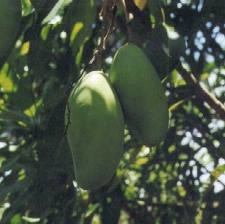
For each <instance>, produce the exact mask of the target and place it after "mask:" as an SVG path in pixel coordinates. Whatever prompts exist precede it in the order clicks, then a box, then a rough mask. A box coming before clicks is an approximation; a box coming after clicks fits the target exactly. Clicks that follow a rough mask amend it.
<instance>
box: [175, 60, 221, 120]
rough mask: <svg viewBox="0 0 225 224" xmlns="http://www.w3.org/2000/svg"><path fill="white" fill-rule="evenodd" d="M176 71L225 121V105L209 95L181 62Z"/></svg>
mask: <svg viewBox="0 0 225 224" xmlns="http://www.w3.org/2000/svg"><path fill="white" fill-rule="evenodd" d="M176 69H177V71H178V72H179V73H180V75H181V76H182V78H183V79H184V80H185V81H186V83H187V84H189V85H190V86H192V87H193V90H194V91H195V94H196V96H197V97H199V98H200V99H202V100H204V101H205V102H206V103H207V104H208V105H209V106H210V107H212V109H214V110H215V112H216V113H217V114H218V115H219V116H220V117H221V118H222V119H224V120H225V105H224V104H223V103H222V102H221V101H219V100H218V99H217V98H216V97H215V96H214V95H212V94H211V93H209V92H208V90H207V89H206V88H204V87H203V86H202V85H201V84H200V83H199V82H198V80H197V79H196V78H195V76H194V75H193V74H191V73H190V72H188V71H187V70H186V69H185V68H184V67H183V66H182V64H181V62H179V63H178V64H177V67H176Z"/></svg>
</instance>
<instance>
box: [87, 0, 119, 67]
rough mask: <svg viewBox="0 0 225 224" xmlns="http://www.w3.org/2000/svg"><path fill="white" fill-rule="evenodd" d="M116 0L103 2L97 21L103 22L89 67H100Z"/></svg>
mask: <svg viewBox="0 0 225 224" xmlns="http://www.w3.org/2000/svg"><path fill="white" fill-rule="evenodd" d="M116 2H117V0H103V3H102V9H101V11H100V13H99V19H100V20H101V21H102V22H103V25H102V33H101V39H100V43H99V45H98V46H97V48H96V50H95V52H94V55H93V58H92V59H91V61H90V63H89V64H90V65H93V66H94V65H95V66H96V67H97V68H101V67H102V55H103V52H104V50H105V49H106V44H107V40H108V38H109V36H110V34H111V33H112V31H113V27H114V20H115V13H116Z"/></svg>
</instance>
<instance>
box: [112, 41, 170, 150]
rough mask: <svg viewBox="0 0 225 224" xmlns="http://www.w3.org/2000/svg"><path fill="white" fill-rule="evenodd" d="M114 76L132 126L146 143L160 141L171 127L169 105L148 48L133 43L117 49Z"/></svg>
mask: <svg viewBox="0 0 225 224" xmlns="http://www.w3.org/2000/svg"><path fill="white" fill-rule="evenodd" d="M110 80H111V82H112V84H113V86H114V87H115V90H116V92H117V94H118V98H119V100H120V104H121V106H122V109H123V112H124V117H125V120H126V122H127V124H128V126H129V127H130V130H131V131H132V132H133V134H135V135H136V136H137V137H138V138H139V139H140V140H141V141H142V143H143V144H145V145H148V146H154V145H158V144H159V143H160V142H161V141H162V140H163V139H164V138H165V136H166V133H167V129H168V106H167V99H166V97H165V94H164V90H163V87H162V85H161V82H160V79H159V77H158V75H157V73H156V70H155V68H154V67H153V65H152V64H151V62H150V61H149V60H148V58H147V56H146V55H145V54H144V52H143V51H142V50H141V49H140V48H139V47H137V46H136V45H134V44H132V43H128V44H125V45H124V46H122V47H121V48H120V49H119V50H118V51H117V53H116V55H115V57H114V60H113V63H112V66H111V70H110Z"/></svg>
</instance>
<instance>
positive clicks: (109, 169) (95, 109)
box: [65, 71, 124, 190]
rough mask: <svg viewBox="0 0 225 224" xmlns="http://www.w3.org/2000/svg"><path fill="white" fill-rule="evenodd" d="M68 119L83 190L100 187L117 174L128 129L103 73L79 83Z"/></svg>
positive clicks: (79, 180) (85, 78) (77, 179)
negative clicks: (125, 131) (125, 127)
mask: <svg viewBox="0 0 225 224" xmlns="http://www.w3.org/2000/svg"><path fill="white" fill-rule="evenodd" d="M65 119H66V120H67V121H66V125H67V122H68V129H67V138H68V142H69V146H70V149H71V152H72V157H73V163H74V169H75V178H76V181H77V183H78V185H79V186H80V187H81V188H83V189H86V190H97V189H98V188H101V187H102V186H104V185H106V184H107V183H108V182H109V181H110V180H111V179H112V177H113V175H114V173H115V170H116V168H117V166H118V163H119V161H120V159H121V156H122V153H123V132H124V120H123V114H122V110H121V107H120V104H119V101H118V99H117V97H116V95H115V93H114V91H113V89H112V88H111V85H110V84H109V81H108V79H107V78H106V76H105V75H104V74H103V73H102V72H100V71H93V72H90V73H89V74H87V75H85V76H84V77H83V78H82V79H81V80H80V81H79V82H78V83H77V85H76V86H75V87H74V89H73V90H72V92H71V95H70V96H69V100H68V105H67V109H66V114H65ZM68 119H69V120H68Z"/></svg>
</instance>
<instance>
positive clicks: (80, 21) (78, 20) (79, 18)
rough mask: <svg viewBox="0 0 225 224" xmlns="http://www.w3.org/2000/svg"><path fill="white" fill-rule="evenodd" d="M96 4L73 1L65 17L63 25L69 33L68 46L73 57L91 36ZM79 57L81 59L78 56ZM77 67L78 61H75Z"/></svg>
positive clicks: (86, 0) (87, 0)
mask: <svg viewBox="0 0 225 224" xmlns="http://www.w3.org/2000/svg"><path fill="white" fill-rule="evenodd" d="M95 16H96V4H95V2H94V0H82V1H78V0H75V1H73V3H72V4H71V5H70V7H69V10H68V12H67V14H66V15H65V19H64V23H65V24H66V26H67V29H68V30H69V33H70V44H71V47H72V49H73V53H74V55H75V57H76V56H77V54H78V52H79V51H80V49H82V48H83V45H84V44H85V43H86V42H87V40H88V39H89V38H90V35H91V34H92V28H93V27H92V26H93V24H94V23H95ZM79 57H81V56H80V55H79ZM77 63H78V65H79V63H80V59H77Z"/></svg>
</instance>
